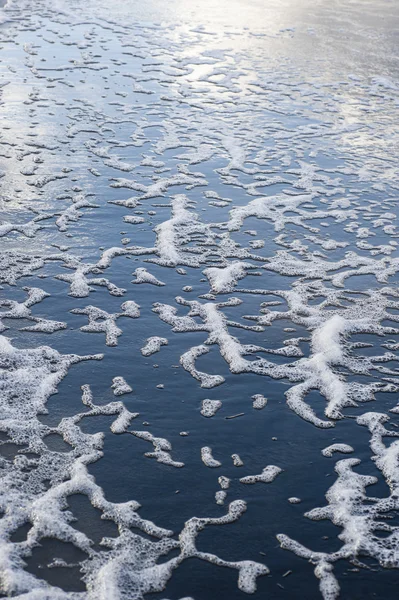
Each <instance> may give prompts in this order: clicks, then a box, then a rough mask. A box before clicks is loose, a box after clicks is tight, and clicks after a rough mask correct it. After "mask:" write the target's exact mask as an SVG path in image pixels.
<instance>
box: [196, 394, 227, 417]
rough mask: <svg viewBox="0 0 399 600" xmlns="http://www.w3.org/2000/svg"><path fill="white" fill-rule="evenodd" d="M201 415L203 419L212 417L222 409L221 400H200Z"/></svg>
mask: <svg viewBox="0 0 399 600" xmlns="http://www.w3.org/2000/svg"><path fill="white" fill-rule="evenodd" d="M201 404H202V408H201V415H203V416H204V417H213V416H214V415H215V414H216V413H217V411H218V410H220V409H221V408H222V402H221V400H209V398H208V399H206V400H202V403H201Z"/></svg>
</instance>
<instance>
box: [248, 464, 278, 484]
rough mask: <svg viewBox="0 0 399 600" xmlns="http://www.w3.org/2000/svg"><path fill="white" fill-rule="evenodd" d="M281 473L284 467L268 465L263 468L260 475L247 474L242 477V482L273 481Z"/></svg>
mask: <svg viewBox="0 0 399 600" xmlns="http://www.w3.org/2000/svg"><path fill="white" fill-rule="evenodd" d="M280 473H282V469H280V467H276V466H275V465H268V466H267V467H265V468H264V469H263V470H262V473H260V474H259V475H247V476H246V477H241V479H240V482H241V483H249V484H253V483H258V482H262V483H271V482H272V481H274V480H275V478H276V477H277V475H279V474H280Z"/></svg>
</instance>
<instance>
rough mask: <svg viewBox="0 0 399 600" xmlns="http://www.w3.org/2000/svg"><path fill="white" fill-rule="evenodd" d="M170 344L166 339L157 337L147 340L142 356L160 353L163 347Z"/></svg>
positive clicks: (142, 349)
mask: <svg viewBox="0 0 399 600" xmlns="http://www.w3.org/2000/svg"><path fill="white" fill-rule="evenodd" d="M168 343H169V342H168V340H167V339H166V338H162V337H158V336H156V335H154V336H152V337H149V338H148V339H147V340H146V343H145V345H144V346H143V347H142V348H141V354H142V355H143V356H151V355H152V354H155V353H156V352H159V351H160V349H161V347H162V346H167V345H168Z"/></svg>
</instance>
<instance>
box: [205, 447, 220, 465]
mask: <svg viewBox="0 0 399 600" xmlns="http://www.w3.org/2000/svg"><path fill="white" fill-rule="evenodd" d="M201 460H202V462H203V463H204V465H205V466H206V467H210V468H211V469H214V468H217V467H221V466H222V463H221V462H219V461H218V460H216V459H215V458H213V454H212V448H210V447H209V446H204V447H203V448H201Z"/></svg>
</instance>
